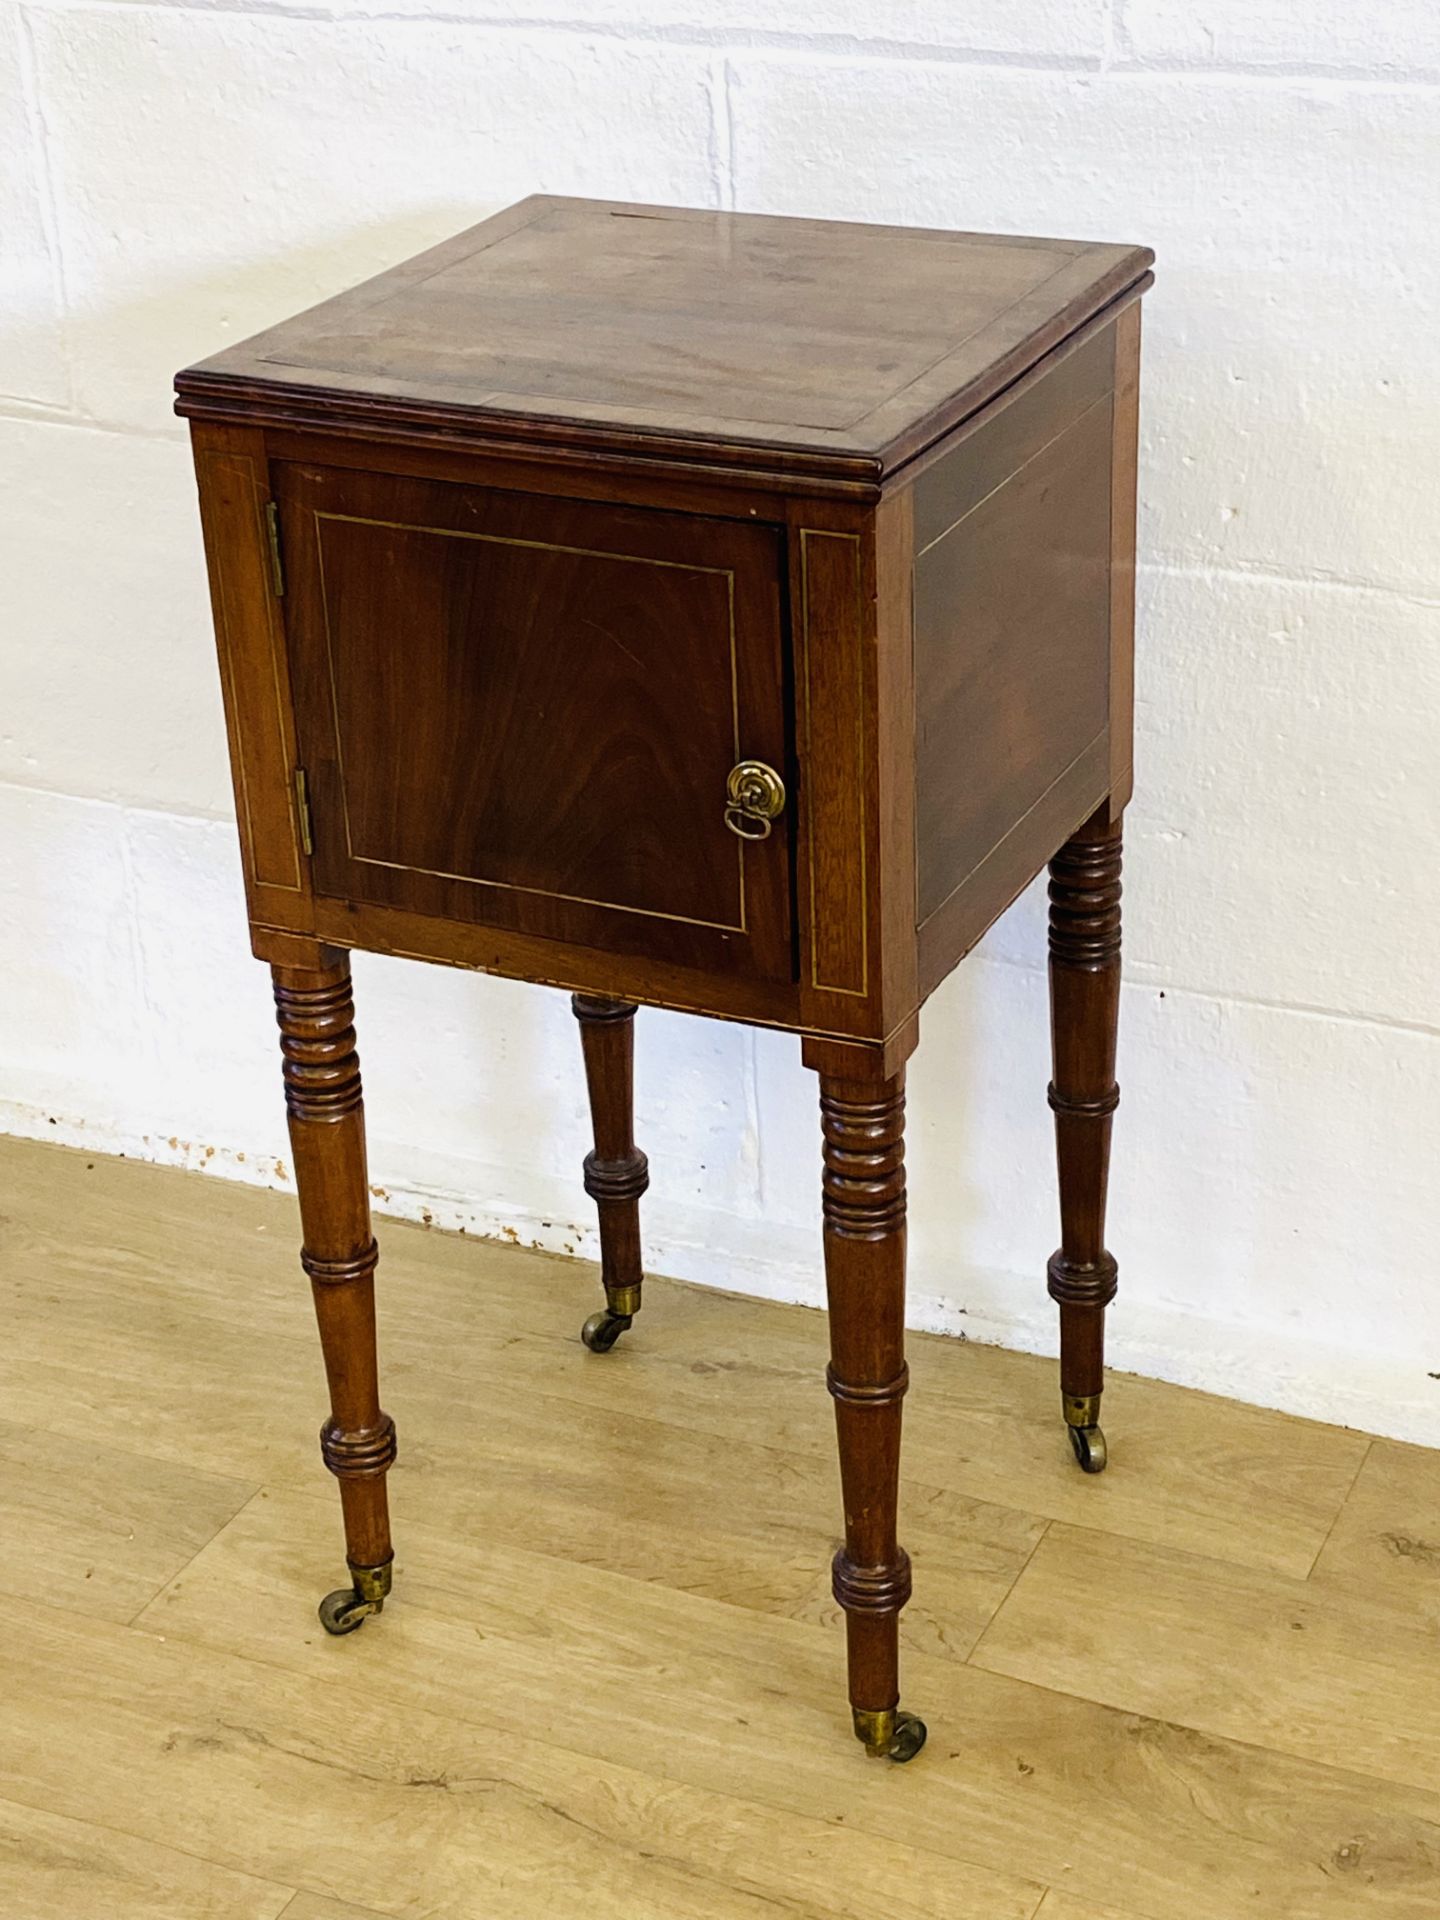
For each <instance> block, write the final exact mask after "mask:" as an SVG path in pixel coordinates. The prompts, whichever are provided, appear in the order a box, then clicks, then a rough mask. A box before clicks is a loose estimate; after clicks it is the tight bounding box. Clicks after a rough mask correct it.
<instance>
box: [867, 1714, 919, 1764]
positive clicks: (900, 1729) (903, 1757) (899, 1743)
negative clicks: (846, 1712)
mask: <svg viewBox="0 0 1440 1920" xmlns="http://www.w3.org/2000/svg"><path fill="white" fill-rule="evenodd" d="M851 1711H852V1712H853V1714H854V1716H855V1737H856V1739H857V1740H860V1741H863V1742H864V1746H865V1751H866V1753H867V1754H868V1755H869V1756H870V1758H871V1759H872V1760H893V1761H894V1762H895V1764H896V1766H897V1767H898V1766H904V1764H905V1762H906V1761H907V1760H913V1759H914V1758H915V1756H916V1754H917V1753H919V1751H920V1749H921V1748H922V1747H923V1746H924V1744H925V1741H926V1739H927V1737H928V1736H929V1732H930V1729H929V1728H928V1727H927V1726H926V1725H925V1722H924V1721H923V1720H922V1719H921V1718H920V1716H919V1714H918V1713H902V1712H901V1711H900V1709H899V1708H898V1707H891V1708H886V1709H884V1710H878V1711H875V1712H870V1711H867V1709H865V1708H864V1707H854V1708H852V1709H851Z"/></svg>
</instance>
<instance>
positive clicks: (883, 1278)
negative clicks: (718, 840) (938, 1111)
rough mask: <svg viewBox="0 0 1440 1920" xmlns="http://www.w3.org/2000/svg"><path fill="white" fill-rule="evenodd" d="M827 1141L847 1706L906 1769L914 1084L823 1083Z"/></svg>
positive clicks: (921, 1738) (874, 1742)
mask: <svg viewBox="0 0 1440 1920" xmlns="http://www.w3.org/2000/svg"><path fill="white" fill-rule="evenodd" d="M820 1116H821V1122H822V1127H823V1131H824V1137H825V1170H824V1184H823V1197H824V1216H825V1284H826V1289H827V1292H828V1294H829V1302H830V1366H829V1369H828V1371H827V1374H826V1379H827V1383H828V1385H829V1388H830V1392H831V1394H832V1395H833V1396H834V1400H835V1425H836V1430H837V1433H838V1436H839V1441H840V1485H841V1491H842V1494H843V1497H844V1502H845V1544H844V1546H843V1547H842V1548H841V1549H840V1551H839V1552H838V1553H837V1554H836V1556H835V1564H834V1570H833V1574H834V1586H835V1598H836V1599H837V1600H838V1601H839V1602H840V1605H841V1606H842V1607H843V1608H844V1609H845V1631H846V1643H847V1648H848V1652H849V1666H850V1706H851V1710H852V1713H853V1715H854V1720H855V1732H856V1735H857V1736H858V1738H860V1739H861V1740H863V1741H864V1743H865V1748H866V1751H867V1752H868V1753H870V1754H873V1755H877V1756H888V1757H889V1758H890V1759H892V1760H909V1759H912V1758H913V1757H914V1755H915V1754H917V1753H918V1752H919V1751H920V1749H921V1747H922V1746H923V1745H924V1743H925V1723H924V1721H923V1720H919V1719H917V1718H916V1717H915V1715H914V1714H909V1713H901V1712H900V1711H899V1704H900V1609H901V1608H902V1607H903V1606H904V1605H905V1602H906V1601H907V1600H908V1599H909V1598H910V1561H909V1558H908V1556H907V1555H906V1553H905V1551H904V1549H903V1548H902V1547H901V1546H900V1544H899V1542H898V1540H897V1539H896V1509H897V1505H898V1500H899V1490H900V1406H901V1402H902V1401H903V1399H904V1397H905V1388H906V1386H907V1384H908V1381H909V1375H908V1372H907V1369H906V1366H905V1076H904V1074H903V1072H902V1073H898V1074H896V1075H895V1076H894V1077H893V1078H892V1079H885V1078H882V1077H880V1076H878V1075H877V1076H876V1077H875V1078H874V1079H873V1080H868V1081H864V1080H850V1079H840V1078H837V1077H835V1076H833V1075H831V1074H827V1073H822V1074H821V1076H820Z"/></svg>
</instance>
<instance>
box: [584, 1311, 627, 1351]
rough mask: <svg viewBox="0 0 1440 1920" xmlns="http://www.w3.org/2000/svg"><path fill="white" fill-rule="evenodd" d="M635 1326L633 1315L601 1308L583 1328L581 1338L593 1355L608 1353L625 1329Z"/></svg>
mask: <svg viewBox="0 0 1440 1920" xmlns="http://www.w3.org/2000/svg"><path fill="white" fill-rule="evenodd" d="M634 1324H635V1317H634V1315H633V1314H629V1313H612V1312H611V1310H610V1308H609V1307H601V1309H600V1311H599V1312H598V1313H592V1314H591V1316H590V1318H589V1319H588V1320H587V1321H586V1322H585V1324H584V1326H583V1327H581V1329H580V1338H581V1339H582V1340H583V1341H584V1343H585V1345H586V1346H587V1347H588V1348H589V1349H590V1351H591V1353H608V1352H609V1351H610V1349H611V1347H613V1346H614V1344H615V1342H616V1341H617V1340H618V1339H619V1338H620V1336H621V1334H622V1333H624V1331H625V1329H626V1328H627V1327H631V1326H633V1325H634Z"/></svg>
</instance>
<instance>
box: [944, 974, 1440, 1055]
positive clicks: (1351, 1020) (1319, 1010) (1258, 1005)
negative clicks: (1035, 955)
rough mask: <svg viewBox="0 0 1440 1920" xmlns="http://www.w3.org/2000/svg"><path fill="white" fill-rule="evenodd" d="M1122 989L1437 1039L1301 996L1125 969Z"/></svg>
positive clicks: (1414, 1025)
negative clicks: (1227, 988) (1226, 988)
mask: <svg viewBox="0 0 1440 1920" xmlns="http://www.w3.org/2000/svg"><path fill="white" fill-rule="evenodd" d="M974 958H975V959H977V960H979V961H981V962H982V963H983V964H984V965H985V966H989V967H1008V968H1009V969H1010V971H1011V972H1012V973H1028V974H1034V975H1036V976H1040V975H1043V974H1044V972H1045V963H1044V961H1043V960H1042V961H1038V962H1032V961H1029V960H1012V959H1010V958H1009V957H1008V956H1007V955H1005V954H999V953H977V954H976V955H975V956H974ZM1121 985H1122V987H1123V988H1124V989H1126V990H1128V991H1131V992H1140V993H1163V994H1172V993H1173V994H1183V995H1184V997H1185V998H1186V999H1187V1000H1208V1001H1209V1002H1210V1003H1211V1004H1212V1005H1213V1006H1217V1007H1254V1008H1255V1009H1257V1011H1259V1012H1261V1013H1294V1014H1299V1015H1300V1016H1301V1017H1302V1018H1304V1019H1306V1020H1334V1021H1337V1022H1339V1023H1340V1024H1341V1025H1344V1026H1351V1027H1382V1028H1384V1029H1385V1030H1386V1031H1387V1032H1390V1033H1409V1034H1414V1035H1416V1036H1417V1037H1418V1038H1420V1039H1422V1040H1440V1026H1431V1025H1429V1024H1428V1023H1427V1022H1425V1021H1423V1020H1398V1019H1392V1018H1391V1017H1390V1015H1388V1014H1383V1013H1347V1012H1346V1011H1345V1010H1344V1009H1343V1008H1342V1007H1325V1006H1319V1005H1316V1004H1313V1003H1312V1002H1310V1001H1305V1000H1270V999H1267V998H1266V997H1265V996H1264V995H1262V994H1251V993H1217V992H1216V991H1215V990H1214V989H1213V988H1210V987H1192V986H1188V985H1187V984H1186V983H1185V982H1184V981H1182V980H1169V979H1166V980H1161V979H1140V978H1137V976H1136V975H1135V974H1133V973H1127V974H1125V975H1124V978H1123V980H1122V982H1121Z"/></svg>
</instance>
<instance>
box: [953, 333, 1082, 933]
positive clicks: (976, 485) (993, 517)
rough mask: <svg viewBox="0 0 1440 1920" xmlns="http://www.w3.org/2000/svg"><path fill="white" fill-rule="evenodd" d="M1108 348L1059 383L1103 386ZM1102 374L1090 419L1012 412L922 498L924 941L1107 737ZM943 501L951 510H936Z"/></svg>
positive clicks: (1068, 368) (1032, 401) (1062, 372)
mask: <svg viewBox="0 0 1440 1920" xmlns="http://www.w3.org/2000/svg"><path fill="white" fill-rule="evenodd" d="M1099 345H1100V343H1098V342H1097V343H1095V344H1094V345H1093V346H1092V347H1090V348H1087V349H1086V350H1085V352H1084V353H1083V354H1077V355H1076V356H1074V358H1073V359H1072V360H1070V361H1067V362H1065V363H1064V364H1063V365H1062V366H1061V367H1060V368H1058V369H1057V370H1056V372H1055V374H1054V375H1053V376H1052V378H1053V379H1054V380H1056V381H1059V382H1062V383H1064V382H1066V381H1071V382H1073V381H1074V379H1075V377H1076V375H1077V373H1078V374H1083V375H1084V376H1085V378H1086V379H1087V380H1088V381H1090V382H1091V384H1101V382H1100V381H1099V379H1098V377H1097V375H1096V371H1095V365H1094V362H1093V359H1092V355H1093V354H1094V353H1095V352H1096V351H1098V348H1099ZM1100 366H1101V368H1102V369H1103V371H1104V373H1105V374H1106V376H1107V378H1106V379H1105V381H1104V383H1103V384H1101V391H1100V393H1099V395H1098V396H1096V397H1091V396H1090V391H1089V387H1082V390H1081V399H1082V401H1088V404H1085V405H1084V407H1083V410H1082V411H1080V412H1079V413H1078V414H1074V413H1073V407H1074V405H1075V398H1074V396H1073V395H1072V393H1071V392H1070V391H1069V388H1068V387H1067V386H1065V385H1063V384H1062V386H1061V390H1060V394H1059V398H1058V400H1057V401H1056V402H1055V405H1054V410H1053V414H1051V413H1050V412H1049V410H1048V408H1047V411H1046V413H1045V414H1044V415H1042V416H1041V417H1040V418H1039V419H1038V420H1037V417H1036V410H1037V409H1039V408H1041V407H1042V406H1043V405H1044V404H1045V403H1046V402H1047V400H1048V399H1049V398H1050V396H1049V383H1048V382H1046V383H1042V384H1041V385H1040V386H1038V387H1036V388H1033V389H1031V391H1030V393H1029V394H1027V395H1026V396H1025V398H1024V399H1023V400H1022V401H1020V402H1017V405H1016V408H1015V410H1014V412H1015V414H1016V416H1017V417H1016V418H1014V419H1012V418H1011V414H1010V412H1009V411H1006V412H1002V413H1001V414H1000V415H999V416H998V417H997V419H996V421H995V423H994V425H993V426H992V427H990V428H989V429H988V430H987V432H986V433H985V434H984V435H977V436H976V437H974V438H973V439H969V440H967V441H966V442H965V443H964V445H963V446H962V447H961V448H960V449H959V450H957V453H956V454H955V455H954V456H953V458H954V460H955V461H956V462H958V463H959V466H960V470H959V471H958V472H952V471H951V470H950V469H949V468H948V467H947V465H946V464H944V463H941V464H939V465H937V466H934V467H932V468H930V470H929V471H928V473H927V474H926V475H925V476H924V477H923V478H922V480H921V481H920V482H919V483H918V485H917V502H916V525H917V544H916V556H915V710H916V737H915V782H916V793H917V796H918V799H917V827H916V831H917V845H918V869H919V874H918V898H917V903H916V904H917V920H918V924H919V925H920V926H922V927H923V926H924V923H925V922H926V921H927V920H929V919H930V918H931V917H932V915H934V914H936V913H938V912H939V911H940V909H941V908H943V907H944V905H945V903H946V902H947V900H949V898H950V897H951V895H952V894H953V893H955V891H956V890H957V889H958V888H959V887H961V886H962V885H963V884H964V882H965V881H966V880H967V879H968V878H969V877H970V875H971V874H972V873H973V872H974V871H975V869H976V868H977V867H978V866H979V865H980V864H981V862H982V861H984V860H985V859H986V858H987V856H989V855H990V854H991V853H992V852H993V851H994V849H995V848H996V847H997V846H998V845H999V844H1000V843H1001V842H1002V841H1003V840H1004V839H1005V838H1006V836H1007V835H1008V834H1010V832H1011V830H1012V829H1013V827H1014V826H1015V823H1016V822H1017V820H1021V819H1023V818H1024V817H1025V816H1026V815H1027V814H1028V813H1029V812H1030V811H1031V809H1032V808H1034V807H1035V806H1036V805H1037V803H1038V802H1040V801H1041V800H1042V798H1043V797H1044V795H1045V794H1046V792H1047V791H1048V790H1049V789H1050V788H1051V787H1053V786H1054V784H1055V782H1056V780H1057V779H1059V778H1060V777H1061V776H1062V775H1063V774H1064V773H1065V772H1066V771H1067V769H1069V768H1070V767H1072V766H1073V765H1074V764H1075V762H1076V761H1077V760H1079V759H1080V757H1081V756H1082V755H1083V754H1084V753H1085V752H1086V751H1087V749H1089V748H1090V747H1092V746H1093V744H1094V743H1095V741H1096V740H1097V739H1098V738H1099V737H1100V736H1102V735H1103V734H1104V733H1105V732H1106V729H1107V727H1108V725H1109V705H1108V697H1109V696H1108V687H1109V652H1110V620H1111V613H1110V586H1109V575H1108V565H1109V540H1110V442H1111V421H1110V400H1109V385H1108V367H1106V366H1105V363H1104V361H1103V360H1102V361H1101V363H1100ZM1067 416H1068V417H1067ZM992 436H998V438H999V439H1000V440H1001V442H1002V443H1003V444H1002V445H1000V446H998V447H996V446H992V445H990V444H988V443H989V442H990V440H991V438H992ZM1036 438H1041V439H1043V444H1042V445H1041V446H1039V447H1038V448H1033V447H1032V444H1031V443H1032V441H1033V440H1034V439H1036ZM941 491H943V493H944V495H945V502H944V506H943V510H942V507H941V506H940V505H939V504H937V503H934V502H933V501H931V500H928V499H927V498H926V496H927V495H933V494H934V493H937V492H941ZM922 509H923V511H922ZM949 512H953V513H954V514H955V518H954V520H953V521H951V522H950V524H949V525H948V526H946V527H944V528H943V529H942V530H941V531H939V532H937V533H935V534H933V535H932V537H931V538H930V539H929V540H928V541H925V540H924V539H923V538H922V536H921V534H920V532H919V529H920V526H921V524H922V522H924V523H926V524H929V523H930V522H933V521H937V520H943V519H944V518H945V515H946V513H949ZM1078 824H1079V823H1078V821H1077V822H1072V825H1078ZM1053 850H1054V849H1053V848H1051V849H1050V850H1049V851H1052V852H1053ZM1042 857H1043V856H1042ZM1029 877H1030V876H1029V875H1028V874H1026V875H1021V876H1017V880H1018V881H1019V882H1020V883H1021V884H1023V880H1024V879H1028V878H1029Z"/></svg>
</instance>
